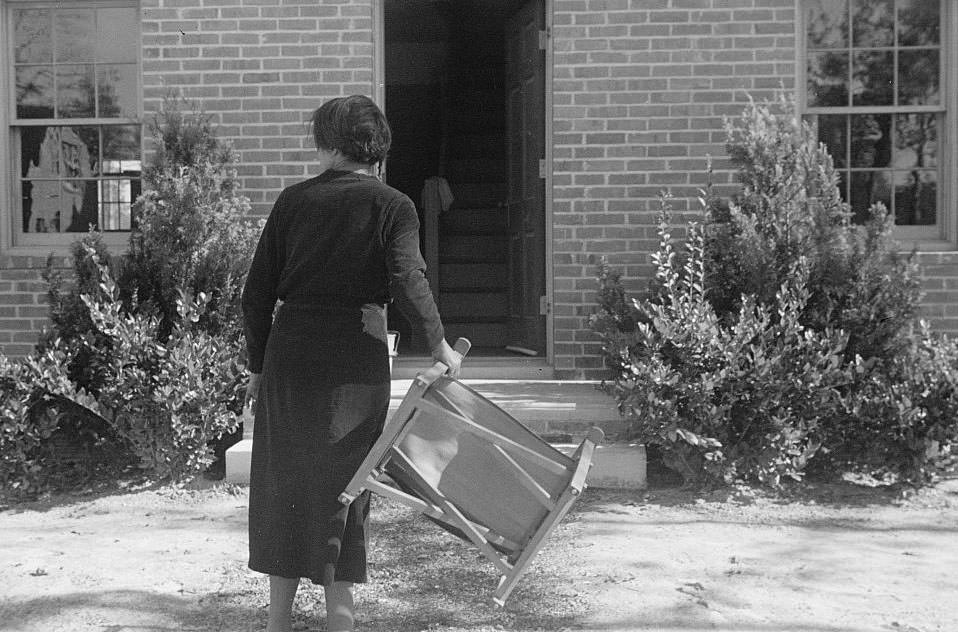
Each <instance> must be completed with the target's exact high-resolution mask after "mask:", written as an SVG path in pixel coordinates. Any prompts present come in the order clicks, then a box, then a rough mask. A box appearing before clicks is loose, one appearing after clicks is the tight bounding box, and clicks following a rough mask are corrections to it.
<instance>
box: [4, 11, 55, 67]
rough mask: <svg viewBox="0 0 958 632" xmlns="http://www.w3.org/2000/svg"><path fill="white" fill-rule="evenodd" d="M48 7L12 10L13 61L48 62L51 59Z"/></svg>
mask: <svg viewBox="0 0 958 632" xmlns="http://www.w3.org/2000/svg"><path fill="white" fill-rule="evenodd" d="M50 23H51V18H50V10H49V9H18V10H16V11H14V12H13V47H14V56H13V58H14V61H16V62H17V63H18V64H22V63H28V64H29V63H33V64H35V63H44V62H46V63H50V62H52V61H53V39H52V37H51V36H50V33H51V26H50Z"/></svg>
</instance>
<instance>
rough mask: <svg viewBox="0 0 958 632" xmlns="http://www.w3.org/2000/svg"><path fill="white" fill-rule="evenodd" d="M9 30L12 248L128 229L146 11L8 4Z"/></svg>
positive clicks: (136, 182)
mask: <svg viewBox="0 0 958 632" xmlns="http://www.w3.org/2000/svg"><path fill="white" fill-rule="evenodd" d="M7 29H8V32H9V33H10V41H11V46H10V49H9V51H8V55H9V61H8V63H7V72H8V73H9V76H8V85H11V86H12V87H13V89H12V90H11V91H10V99H11V101H12V102H11V103H9V104H8V107H9V112H10V114H9V120H10V122H11V124H10V129H9V134H10V136H9V138H10V141H11V142H10V146H11V149H12V156H11V160H12V164H13V167H14V168H13V170H12V171H13V174H12V175H13V178H12V185H13V186H12V188H13V191H14V194H13V198H14V205H13V208H14V213H13V216H14V217H13V218H12V233H13V243H14V245H47V244H55V243H59V242H60V241H65V240H66V238H67V237H68V236H66V235H64V236H63V237H61V238H57V237H54V236H53V235H51V233H77V232H86V231H87V230H89V228H90V226H91V225H93V226H96V227H97V228H98V229H99V230H102V231H104V232H110V231H114V232H116V231H128V230H129V229H130V224H131V215H130V205H131V204H132V202H133V200H135V199H136V197H137V196H138V195H139V192H140V188H141V185H140V156H141V125H140V123H139V119H140V88H139V72H140V71H139V50H140V46H139V11H138V10H137V9H136V7H133V6H130V5H129V4H120V3H116V2H94V3H89V2H87V3H84V2H70V3H62V2H61V3H56V4H52V3H51V4H41V3H34V2H30V3H26V2H11V3H9V4H8V14H7ZM73 239H75V235H74V236H72V237H69V240H70V241H72V240H73Z"/></svg>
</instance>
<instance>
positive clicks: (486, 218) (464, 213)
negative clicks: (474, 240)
mask: <svg viewBox="0 0 958 632" xmlns="http://www.w3.org/2000/svg"><path fill="white" fill-rule="evenodd" d="M439 229H440V230H441V231H443V233H446V234H455V233H459V234H464V233H475V234H486V235H506V234H508V231H509V216H508V215H507V214H506V209H505V207H499V206H493V207H487V208H468V207H465V206H461V205H459V204H458V203H457V202H453V205H452V207H451V208H450V209H449V210H448V211H446V212H445V213H443V214H442V215H440V216H439Z"/></svg>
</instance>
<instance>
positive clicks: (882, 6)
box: [852, 0, 895, 48]
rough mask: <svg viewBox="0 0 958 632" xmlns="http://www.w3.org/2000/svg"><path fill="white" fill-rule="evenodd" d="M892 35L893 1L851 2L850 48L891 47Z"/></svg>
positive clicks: (870, 0) (854, 0)
mask: <svg viewBox="0 0 958 632" xmlns="http://www.w3.org/2000/svg"><path fill="white" fill-rule="evenodd" d="M894 33H895V3H894V1H893V0H852V46H854V47H856V48H870V47H873V46H891V45H892V44H893V43H894Z"/></svg>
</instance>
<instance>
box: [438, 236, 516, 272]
mask: <svg viewBox="0 0 958 632" xmlns="http://www.w3.org/2000/svg"><path fill="white" fill-rule="evenodd" d="M508 253H509V246H508V243H507V242H506V240H505V239H500V238H498V237H497V236H490V235H440V237H439V262H440V264H442V265H445V264H457V263H461V264H468V263H504V262H506V261H507V256H508Z"/></svg>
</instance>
